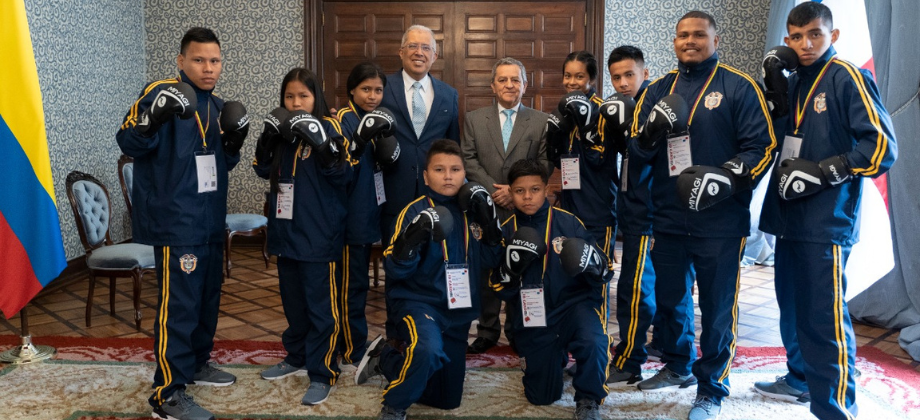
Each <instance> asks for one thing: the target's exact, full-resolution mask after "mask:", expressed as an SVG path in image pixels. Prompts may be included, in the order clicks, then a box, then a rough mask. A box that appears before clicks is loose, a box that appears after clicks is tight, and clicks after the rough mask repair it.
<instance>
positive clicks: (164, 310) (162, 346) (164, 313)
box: [154, 246, 172, 404]
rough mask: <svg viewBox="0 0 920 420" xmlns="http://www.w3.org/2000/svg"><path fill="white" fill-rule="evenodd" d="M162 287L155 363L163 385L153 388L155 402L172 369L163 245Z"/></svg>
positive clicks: (166, 258)
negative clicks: (168, 353) (168, 351)
mask: <svg viewBox="0 0 920 420" xmlns="http://www.w3.org/2000/svg"><path fill="white" fill-rule="evenodd" d="M162 275H163V287H162V290H161V291H160V293H161V296H160V309H159V311H158V315H157V322H158V323H159V325H160V337H159V340H158V343H157V349H156V351H157V356H158V357H157V364H158V365H159V367H160V370H161V371H162V372H163V385H160V386H158V387H157V388H156V390H154V394H155V395H156V400H157V403H159V404H163V402H164V401H163V390H164V389H166V387H168V386H169V385H170V384H172V370H170V369H169V363H167V362H166V341H167V339H168V336H169V334H167V330H166V319H167V318H168V317H169V247H168V246H164V247H163V274H162Z"/></svg>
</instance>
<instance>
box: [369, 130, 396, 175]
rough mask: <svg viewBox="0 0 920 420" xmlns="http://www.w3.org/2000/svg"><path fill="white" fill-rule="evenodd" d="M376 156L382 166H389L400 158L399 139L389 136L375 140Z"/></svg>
mask: <svg viewBox="0 0 920 420" xmlns="http://www.w3.org/2000/svg"><path fill="white" fill-rule="evenodd" d="M373 144H374V158H375V159H377V163H378V164H379V165H380V167H381V168H387V167H389V166H390V165H392V164H394V163H396V161H397V160H398V159H399V152H400V149H399V141H398V140H396V137H394V136H388V137H384V138H381V139H377V140H375V141H374V143H373Z"/></svg>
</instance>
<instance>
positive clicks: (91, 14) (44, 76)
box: [25, 0, 145, 259]
mask: <svg viewBox="0 0 920 420" xmlns="http://www.w3.org/2000/svg"><path fill="white" fill-rule="evenodd" d="M25 4H26V14H27V16H28V19H29V31H30V33H31V35H32V46H33V50H34V51H35V63H36V66H37V68H38V80H39V83H40V84H41V91H42V102H43V104H44V111H45V125H46V128H47V133H48V151H49V155H50V157H51V168H52V175H53V177H54V193H55V197H56V199H57V205H58V214H59V216H60V219H61V233H62V235H63V237H64V250H65V252H66V254H67V258H68V259H71V258H76V257H80V256H82V255H83V253H84V252H83V246H82V245H81V244H80V236H79V234H78V233H77V228H76V225H75V222H74V217H73V212H72V211H71V209H70V202H69V201H68V199H67V192H66V191H65V187H64V183H65V181H66V179H67V174H68V173H70V171H73V170H78V171H82V172H86V173H88V174H91V175H93V176H95V177H96V178H98V179H99V180H100V181H102V182H103V183H104V184H105V185H106V187H107V188H108V190H109V197H110V198H111V201H112V227H111V231H110V234H111V236H112V239H113V240H115V241H120V240H123V239H124V238H126V237H127V236H128V235H129V233H128V232H130V229H131V222H130V219H129V217H128V214H127V210H126V209H125V203H124V199H123V198H122V195H121V187H120V186H119V184H118V173H117V172H118V170H117V161H118V156H119V155H121V152H120V151H119V150H118V146H117V145H116V144H115V131H116V130H117V129H118V125H119V124H121V120H122V118H123V117H124V114H125V112H126V111H127V110H128V107H129V106H130V104H131V103H132V102H133V101H134V99H135V98H136V97H137V95H138V93H139V92H140V89H141V87H142V86H143V83H144V80H145V76H144V72H145V69H144V43H143V35H144V32H143V31H144V8H143V0H129V1H125V0H98V1H92V2H71V1H66V0H26V2H25Z"/></svg>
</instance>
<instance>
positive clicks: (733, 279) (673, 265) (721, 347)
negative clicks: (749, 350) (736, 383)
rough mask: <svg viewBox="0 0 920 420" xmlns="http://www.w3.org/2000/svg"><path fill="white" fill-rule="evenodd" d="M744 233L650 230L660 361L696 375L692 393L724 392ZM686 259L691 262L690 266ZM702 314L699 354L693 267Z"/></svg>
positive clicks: (716, 394)
mask: <svg viewBox="0 0 920 420" xmlns="http://www.w3.org/2000/svg"><path fill="white" fill-rule="evenodd" d="M743 252H744V238H700V237H694V236H687V235H670V234H663V233H655V248H654V249H653V250H652V261H653V262H654V264H655V274H656V276H657V277H658V278H657V279H656V281H655V296H656V299H657V301H658V314H659V316H660V317H661V324H662V327H664V328H661V330H662V331H661V335H660V336H661V341H662V342H661V347H662V351H663V352H664V355H665V358H666V360H667V362H666V365H665V366H666V367H667V368H668V369H670V370H671V371H673V372H676V373H678V374H681V375H686V374H688V373H690V372H691V365H692V373H693V375H694V376H696V378H697V380H698V381H699V385H698V387H697V393H698V394H701V395H708V396H712V397H716V398H719V399H720V400H721V398H723V397H727V396H728V395H729V392H730V384H729V380H728V374H729V372H730V371H731V363H732V360H733V359H734V357H735V345H736V339H737V335H738V334H737V332H738V290H739V284H738V283H739V280H740V275H741V269H740V262H741V254H742V253H743ZM691 265H692V267H693V268H691ZM694 268H695V269H696V284H697V286H698V287H699V300H700V301H699V305H700V312H701V313H702V316H701V318H700V323H701V325H702V329H703V332H702V334H701V335H700V350H701V353H702V357H701V358H700V359H699V360H696V361H694V359H695V358H696V349H695V348H694V345H693V337H694V324H693V321H694V316H693V296H692V295H691V293H690V292H691V287H692V285H693V276H692V274H691V273H693V269H694Z"/></svg>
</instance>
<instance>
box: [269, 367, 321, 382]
mask: <svg viewBox="0 0 920 420" xmlns="http://www.w3.org/2000/svg"><path fill="white" fill-rule="evenodd" d="M308 374H309V373H308V372H307V370H306V369H297V370H295V371H293V372H288V373H285V374H283V375H278V376H263V375H262V374H261V373H260V374H259V377H261V378H262V379H265V380H266V381H275V380H278V379H283V378H287V377H288V376H307V375H308Z"/></svg>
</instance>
